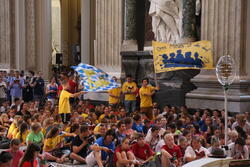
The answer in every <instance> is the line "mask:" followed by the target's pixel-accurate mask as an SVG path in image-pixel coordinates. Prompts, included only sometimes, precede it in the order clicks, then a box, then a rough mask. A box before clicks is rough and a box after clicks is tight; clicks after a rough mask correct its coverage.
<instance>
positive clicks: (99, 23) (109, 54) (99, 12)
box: [94, 0, 122, 75]
mask: <svg viewBox="0 0 250 167" xmlns="http://www.w3.org/2000/svg"><path fill="white" fill-rule="evenodd" d="M121 43H122V0H96V46H95V60H94V62H95V63H94V64H95V65H96V66H97V67H100V68H102V69H103V70H105V71H106V72H110V73H113V74H118V75H119V73H120V71H121V60H120V59H121V58H120V56H119V54H120V50H121Z"/></svg>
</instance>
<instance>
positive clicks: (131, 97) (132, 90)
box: [122, 75, 137, 113]
mask: <svg viewBox="0 0 250 167" xmlns="http://www.w3.org/2000/svg"><path fill="white" fill-rule="evenodd" d="M126 80H127V81H126V82H124V83H123V85H122V93H123V94H125V99H124V105H125V109H126V112H127V113H132V112H134V111H135V109H136V91H137V85H136V83H135V82H133V80H132V76H131V75H127V77H126Z"/></svg>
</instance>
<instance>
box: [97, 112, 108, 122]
mask: <svg viewBox="0 0 250 167" xmlns="http://www.w3.org/2000/svg"><path fill="white" fill-rule="evenodd" d="M105 116H106V115H105V114H102V115H101V116H100V117H99V119H98V121H99V122H101V121H102V120H103V118H104V117H105Z"/></svg>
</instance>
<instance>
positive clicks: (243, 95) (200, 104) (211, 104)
mask: <svg viewBox="0 0 250 167" xmlns="http://www.w3.org/2000/svg"><path fill="white" fill-rule="evenodd" d="M249 10H250V5H249V3H248V1H246V0H203V1H202V18H201V19H202V23H201V39H202V40H209V41H211V42H212V46H213V47H212V48H213V59H214V66H216V63H217V61H218V60H219V58H220V57H221V56H224V55H227V54H229V55H231V56H232V57H233V58H234V59H235V62H236V69H237V77H236V80H235V82H234V83H233V84H232V85H231V87H230V90H229V103H228V105H229V111H232V112H245V111H248V109H249V107H250V93H249V90H248V89H249V85H250V79H249V78H250V77H249V72H248V70H249V67H248V63H250V62H249V60H250V59H249V58H248V57H249V53H248V54H247V50H248V46H247V45H248V44H247V43H246V36H247V34H249V33H250V31H249V27H250V26H249V27H248V28H246V26H247V21H246V20H247V18H249V17H250V12H249ZM248 25H249V23H248ZM248 36H249V35H248ZM248 39H250V38H248ZM246 46H247V47H246ZM247 61H248V62H247ZM192 82H193V83H195V85H196V86H197V87H198V89H196V90H195V91H193V92H191V93H189V94H187V105H188V106H189V107H194V108H212V109H213V108H214V109H216V108H217V109H223V108H224V106H223V102H224V95H223V91H222V87H221V85H220V84H219V83H218V81H217V78H216V75H215V70H202V71H201V74H200V75H198V76H197V77H195V78H194V79H193V80H192Z"/></svg>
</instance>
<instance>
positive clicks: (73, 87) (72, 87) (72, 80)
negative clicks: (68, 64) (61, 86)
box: [68, 75, 78, 93]
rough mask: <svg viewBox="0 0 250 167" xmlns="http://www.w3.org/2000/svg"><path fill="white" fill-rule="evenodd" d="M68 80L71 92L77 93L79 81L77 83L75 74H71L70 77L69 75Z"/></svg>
mask: <svg viewBox="0 0 250 167" xmlns="http://www.w3.org/2000/svg"><path fill="white" fill-rule="evenodd" d="M68 82H69V92H70V93H76V91H77V87H78V86H77V83H76V81H75V76H74V75H71V76H70V77H69V80H68Z"/></svg>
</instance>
